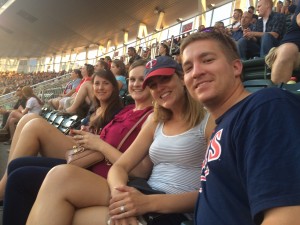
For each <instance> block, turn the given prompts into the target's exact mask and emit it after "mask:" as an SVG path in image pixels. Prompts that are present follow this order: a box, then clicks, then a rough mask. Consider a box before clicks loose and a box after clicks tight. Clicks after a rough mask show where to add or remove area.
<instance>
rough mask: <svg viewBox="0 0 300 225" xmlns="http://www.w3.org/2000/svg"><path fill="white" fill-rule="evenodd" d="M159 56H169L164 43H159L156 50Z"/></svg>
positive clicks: (168, 49) (167, 47)
mask: <svg viewBox="0 0 300 225" xmlns="http://www.w3.org/2000/svg"><path fill="white" fill-rule="evenodd" d="M158 54H159V56H170V48H169V46H168V45H167V44H165V43H160V44H159V48H158Z"/></svg>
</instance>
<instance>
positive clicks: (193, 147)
mask: <svg viewBox="0 0 300 225" xmlns="http://www.w3.org/2000/svg"><path fill="white" fill-rule="evenodd" d="M207 119H208V114H206V115H205V118H204V119H203V121H202V122H201V123H200V124H198V125H197V126H195V127H194V128H192V129H190V130H188V131H186V132H184V133H181V134H178V135H173V136H167V135H165V134H164V133H163V126H164V124H163V123H159V124H158V125H157V127H156V130H155V133H154V141H153V143H152V145H151V146H150V149H149V155H150V158H151V160H152V162H153V164H154V165H153V170H152V174H151V176H150V178H149V180H148V183H149V185H150V186H151V187H152V188H153V189H156V190H160V191H163V192H165V193H168V194H178V193H183V192H191V191H195V190H199V187H200V179H199V177H200V173H201V164H202V161H203V159H204V156H205V152H206V148H207V143H206V139H205V127H206V124H207Z"/></svg>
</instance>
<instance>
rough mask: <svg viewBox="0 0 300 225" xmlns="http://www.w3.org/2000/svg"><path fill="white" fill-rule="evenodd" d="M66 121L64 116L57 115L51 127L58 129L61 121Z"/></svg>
mask: <svg viewBox="0 0 300 225" xmlns="http://www.w3.org/2000/svg"><path fill="white" fill-rule="evenodd" d="M64 119H66V118H65V116H63V115H59V116H57V117H56V118H55V120H54V121H53V123H52V124H53V125H54V126H55V127H56V128H58V127H59V126H60V124H61V123H62V122H63V120H64Z"/></svg>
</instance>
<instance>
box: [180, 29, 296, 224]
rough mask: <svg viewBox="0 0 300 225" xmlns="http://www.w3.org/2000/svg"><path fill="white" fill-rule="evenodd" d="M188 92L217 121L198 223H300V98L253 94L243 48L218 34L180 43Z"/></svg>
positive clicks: (200, 35)
mask: <svg viewBox="0 0 300 225" xmlns="http://www.w3.org/2000/svg"><path fill="white" fill-rule="evenodd" d="M181 52H182V59H183V64H182V65H183V70H184V73H185V75H184V80H185V83H186V86H187V88H188V91H189V92H190V93H191V95H192V96H193V97H194V98H195V99H198V100H199V101H200V102H201V103H203V105H204V106H205V108H206V109H207V110H208V111H209V112H210V114H211V116H212V117H213V119H215V121H216V128H215V130H214V132H213V134H212V136H211V140H210V143H209V146H208V149H207V153H206V157H205V160H204V162H203V164H202V175H201V178H200V179H201V188H200V191H199V197H198V202H197V205H196V211H195V223H196V225H202V224H203V225H204V224H205V225H223V224H224V225H227V224H228V225H250V224H251V225H253V224H264V225H269V224H270V225H277V224H278V225H282V224H300V129H299V126H300V116H299V112H300V98H299V97H298V96H296V95H294V94H291V93H289V92H288V91H284V90H281V89H279V88H278V89H277V88H266V89H264V90H261V91H258V92H256V93H254V94H251V95H250V93H248V92H247V91H246V90H245V89H244V87H243V84H242V81H241V72H242V63H241V61H240V59H239V55H238V53H237V49H236V45H235V43H234V42H233V41H232V39H230V37H228V36H225V35H223V34H221V33H219V32H217V31H214V30H205V31H203V32H200V33H195V34H192V35H190V36H189V37H187V38H186V39H185V40H184V41H183V43H182V44H181Z"/></svg>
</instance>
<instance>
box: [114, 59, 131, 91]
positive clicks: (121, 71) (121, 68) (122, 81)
mask: <svg viewBox="0 0 300 225" xmlns="http://www.w3.org/2000/svg"><path fill="white" fill-rule="evenodd" d="M110 70H111V72H113V74H114V75H115V77H116V79H117V81H118V85H119V90H120V96H124V95H125V94H126V92H127V82H126V78H125V74H126V68H125V64H124V63H123V62H122V61H121V60H114V61H113V62H112V63H111V68H110Z"/></svg>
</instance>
